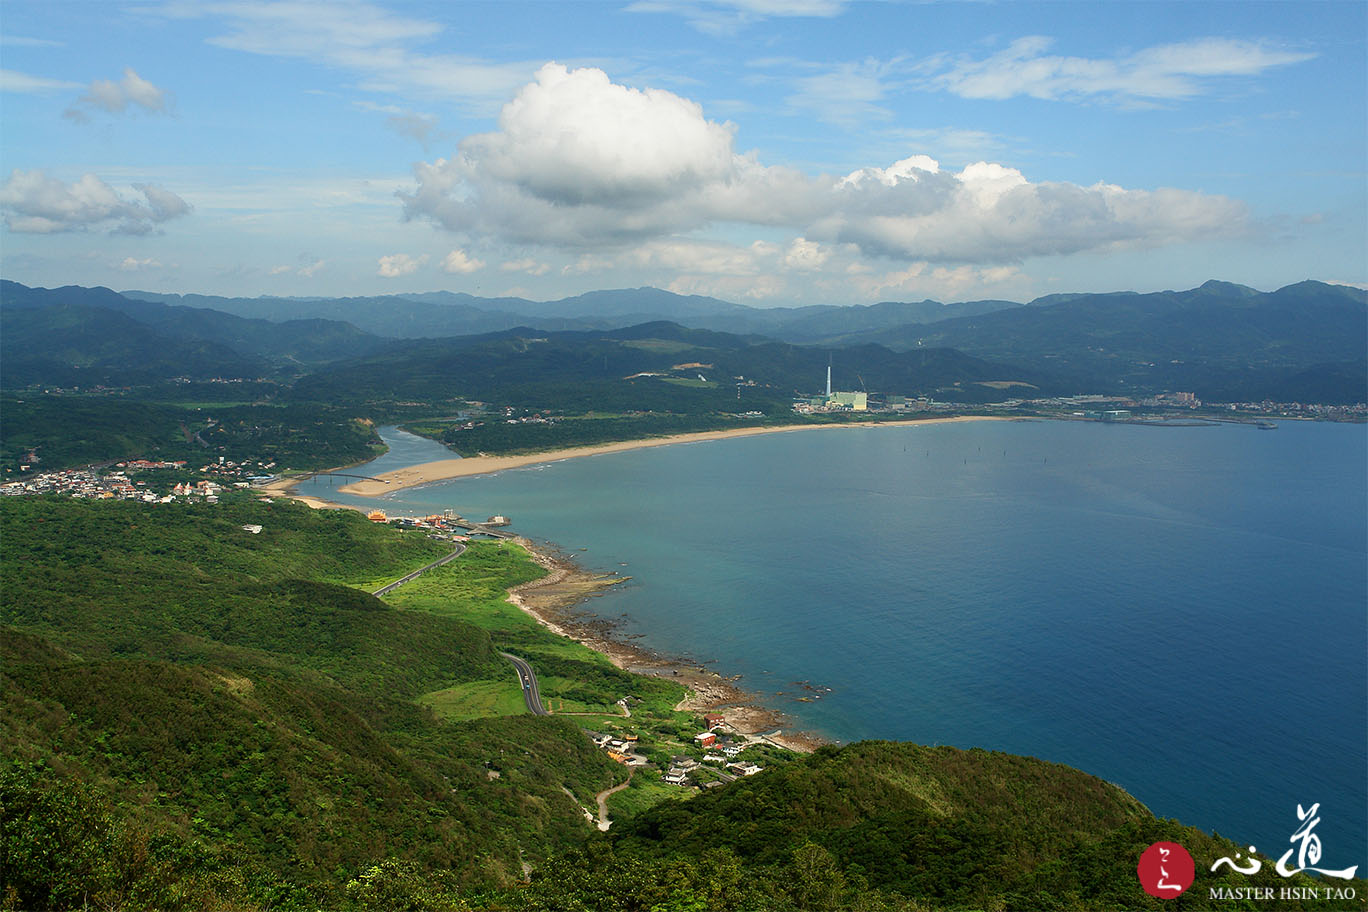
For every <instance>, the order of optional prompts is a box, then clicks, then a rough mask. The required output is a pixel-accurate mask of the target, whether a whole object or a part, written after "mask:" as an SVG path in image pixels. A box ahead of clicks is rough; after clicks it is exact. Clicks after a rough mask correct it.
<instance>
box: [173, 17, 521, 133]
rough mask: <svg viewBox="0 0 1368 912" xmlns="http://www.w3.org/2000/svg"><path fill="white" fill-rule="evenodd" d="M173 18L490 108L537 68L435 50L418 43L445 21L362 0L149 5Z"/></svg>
mask: <svg viewBox="0 0 1368 912" xmlns="http://www.w3.org/2000/svg"><path fill="white" fill-rule="evenodd" d="M146 12H148V13H149V14H157V15H164V16H169V17H172V18H184V19H189V18H202V17H214V18H217V19H219V20H221V21H223V22H224V23H225V24H226V26H227V32H226V33H225V34H222V35H218V36H215V37H213V38H210V39H209V42H210V43H211V44H215V45H218V46H219V47H224V48H230V49H232V50H238V51H245V52H247V53H251V54H261V55H265V56H270V57H289V58H297V59H304V60H309V61H311V62H314V63H320V64H324V65H327V66H332V67H336V68H338V69H342V70H346V71H348V72H351V73H355V74H357V75H358V76H359V77H360V81H359V85H360V87H361V88H362V89H365V90H369V91H385V92H404V93H412V92H418V93H422V94H424V95H426V96H429V97H433V98H444V99H449V100H456V101H461V102H466V103H468V104H469V105H470V106H471V107H473V108H475V109H479V110H485V109H487V108H488V107H489V106H491V105H495V106H496V105H497V104H498V103H500V102H502V101H504V100H505V99H507V98H508V96H509V95H511V94H512V93H513V91H514V90H515V89H516V88H517V87H518V86H519V85H521V84H522V83H523V82H525V81H526V79H527V76H528V74H529V73H531V72H532V71H533V70H534V69H535V68H536V63H534V62H531V61H522V62H519V61H509V62H503V63H490V62H488V61H486V60H482V59H480V58H477V57H470V56H462V55H457V54H442V55H432V54H424V53H420V52H418V51H415V50H413V48H412V45H414V44H416V43H419V42H425V41H431V40H432V39H434V38H436V37H438V36H439V35H441V33H442V32H443V26H442V25H441V23H438V22H433V21H429V20H425V19H418V18H412V17H408V16H401V15H397V14H395V13H393V12H390V11H389V10H386V9H384V8H382V7H379V6H375V5H374V4H370V3H363V2H344V3H338V2H333V0H281V2H266V0H223V2H181V0H177V2H171V3H167V4H164V5H162V6H159V7H156V8H155V9H153V10H147V11H146Z"/></svg>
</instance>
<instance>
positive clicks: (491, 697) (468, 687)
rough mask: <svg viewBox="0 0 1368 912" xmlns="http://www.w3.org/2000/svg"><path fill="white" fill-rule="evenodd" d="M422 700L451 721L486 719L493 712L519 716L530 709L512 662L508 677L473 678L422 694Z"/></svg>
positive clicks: (419, 701)
mask: <svg viewBox="0 0 1368 912" xmlns="http://www.w3.org/2000/svg"><path fill="white" fill-rule="evenodd" d="M417 702H418V703H420V704H421V705H423V706H429V707H431V708H432V711H433V712H434V713H436V714H437V715H438V717H439V718H442V719H446V720H448V721H451V722H464V721H466V720H467V719H483V718H487V717H489V716H515V715H517V714H519V713H524V712H527V703H526V702H524V700H523V695H522V688H521V687H519V686H518V682H517V677H516V676H515V675H514V674H513V669H512V666H509V676H508V680H507V681H470V682H468V683H465V684H457V685H456V686H455V687H447V688H444V689H442V690H434V691H433V692H432V693H426V694H423V695H422V696H421V697H419V698H418V701H417Z"/></svg>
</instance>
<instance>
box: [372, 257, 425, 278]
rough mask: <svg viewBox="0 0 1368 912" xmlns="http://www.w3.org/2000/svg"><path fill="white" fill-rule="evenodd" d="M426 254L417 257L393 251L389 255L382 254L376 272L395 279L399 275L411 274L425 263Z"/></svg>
mask: <svg viewBox="0 0 1368 912" xmlns="http://www.w3.org/2000/svg"><path fill="white" fill-rule="evenodd" d="M427 261H428V256H427V254H423V255H422V256H420V257H418V258H416V259H415V258H414V257H411V256H409V255H408V254H407V253H394V254H390V255H389V256H382V257H381V258H380V261H379V265H380V269H379V272H378V274H379V275H382V276H384V277H385V278H387V279H396V278H398V277H400V276H406V275H413V274H414V273H415V272H417V271H418V268H419V267H420V266H423V265H425V264H426V263H427Z"/></svg>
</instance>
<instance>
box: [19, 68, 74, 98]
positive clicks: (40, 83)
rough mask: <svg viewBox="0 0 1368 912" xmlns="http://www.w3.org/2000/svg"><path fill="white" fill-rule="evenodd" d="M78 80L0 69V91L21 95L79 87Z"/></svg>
mask: <svg viewBox="0 0 1368 912" xmlns="http://www.w3.org/2000/svg"><path fill="white" fill-rule="evenodd" d="M80 87H81V84H80V83H79V82H67V81H66V80H63V79H46V78H44V77H42V76H30V75H29V74H28V73H20V72H18V71H17V70H0V92H14V93H16V94H23V95H36V94H40V93H43V92H55V91H59V90H64V89H79V88H80Z"/></svg>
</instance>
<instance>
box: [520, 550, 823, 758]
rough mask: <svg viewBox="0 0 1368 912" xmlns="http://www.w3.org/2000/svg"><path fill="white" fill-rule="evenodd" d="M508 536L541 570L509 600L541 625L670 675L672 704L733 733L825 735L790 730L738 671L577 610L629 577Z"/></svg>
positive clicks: (634, 666)
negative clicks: (712, 717) (721, 719)
mask: <svg viewBox="0 0 1368 912" xmlns="http://www.w3.org/2000/svg"><path fill="white" fill-rule="evenodd" d="M514 541H515V542H516V543H517V544H518V545H520V546H522V547H523V548H525V549H526V550H527V552H528V554H530V555H531V556H532V559H533V560H534V561H535V562H536V563H537V564H539V565H540V566H541V567H542V568H543V569H545V570H546V571H547V575H546V576H544V577H542V578H541V579H536V580H532V581H531V582H528V583H523V584H521V585H518V586H513V587H512V588H510V589H509V590H508V601H509V602H510V603H512V604H513V605H515V606H517V607H518V608H519V609H520V610H522V611H523V612H525V613H526V614H527V615H529V616H530V617H531V618H533V619H534V620H535V621H536V622H537V623H539V624H541V625H542V626H543V627H545V628H546V629H547V630H549V631H551V632H552V633H554V634H556V635H557V636H563V637H566V638H568V639H571V640H574V641H575V642H577V643H579V644H581V645H583V646H586V647H588V648H589V649H592V650H593V651H594V652H597V653H599V654H600V655H602V656H604V657H606V658H607V659H608V661H610V662H612V663H613V664H614V665H615V666H617V667H618V668H620V669H622V670H623V671H626V672H629V673H631V674H639V675H650V676H652V677H660V678H668V679H669V680H672V681H675V682H677V683H679V684H681V685H683V686H684V687H685V688H686V689H687V690H688V693H687V695H686V696H685V697H684V699H683V700H681V701H680V702H679V704H678V705H677V706H676V707H675V709H677V710H680V711H683V712H692V713H700V714H701V713H708V712H719V713H721V714H723V715H724V716H725V717H726V722H725V723H724V724H725V725H726V726H727V727H728V728H730V729H731V730H733V731H734V732H736V733H737V734H740V735H744V736H746V737H747V738H750V739H755V740H762V741H768V742H769V743H771V744H774V745H777V746H779V747H783V748H787V749H788V750H791V751H794V752H796V753H804V754H806V753H811V752H812V751H814V750H816V749H817V748H818V747H821V746H822V745H824V744H830V743H831V742H830V741H829V740H828V739H826V738H824V737H822V736H821V735H818V734H816V733H814V732H807V731H801V730H791V729H789V728H788V726H789V725H790V724H791V723H790V720H789V718H788V716H787V715H785V714H784V713H783V712H781V711H779V710H777V709H774V708H772V707H770V706H767V705H765V704H764V703H763V702H762V701H761V699H760V698H759V697H758V696H757V695H755V694H752V693H749V692H747V691H746V690H744V689H743V688H741V687H739V686H737V684H736V682H737V681H738V680H739V679H740V676H739V675H738V676H736V677H731V678H728V677H723V676H722V675H720V674H718V673H717V672H715V671H710V670H708V669H707V668H706V667H704V666H702V665H697V664H694V663H690V662H686V661H684V660H683V659H678V658H672V657H670V656H666V655H662V654H660V653H657V652H655V651H653V650H650V649H646V648H644V647H641V646H637V645H635V644H633V643H628V642H625V641H623V640H621V639H618V638H617V637H615V636H614V635H613V629H614V626H615V625H614V624H613V623H612V622H611V621H607V620H605V619H603V618H601V617H598V616H597V615H594V614H592V613H591V612H588V611H576V609H577V608H578V607H579V606H580V605H582V604H583V603H584V602H585V601H587V600H588V599H590V598H593V597H594V596H597V595H602V594H603V593H604V592H606V591H607V590H609V589H611V588H612V587H613V586H616V585H618V584H619V583H624V582H626V581H627V580H629V579H631V577H623V576H611V575H604V574H600V573H594V572H592V571H589V570H586V569H584V568H583V567H581V566H580V565H579V564H577V563H575V561H574V560H572V559H571V558H568V557H564V556H560V555H555V554H550V553H548V552H547V551H546V550H544V549H542V548H539V547H538V546H537V545H536V544H535V543H534V542H532V541H530V540H529V539H527V538H524V537H522V536H518V537H517V538H515V539H514Z"/></svg>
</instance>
